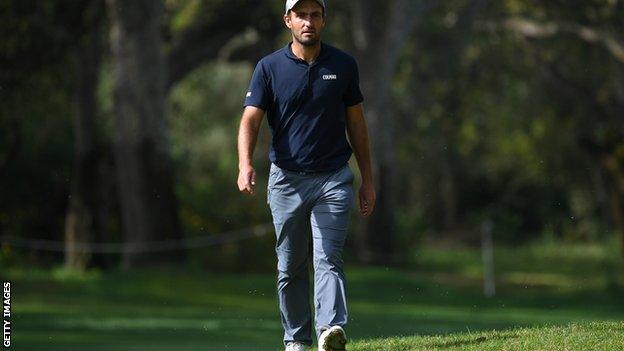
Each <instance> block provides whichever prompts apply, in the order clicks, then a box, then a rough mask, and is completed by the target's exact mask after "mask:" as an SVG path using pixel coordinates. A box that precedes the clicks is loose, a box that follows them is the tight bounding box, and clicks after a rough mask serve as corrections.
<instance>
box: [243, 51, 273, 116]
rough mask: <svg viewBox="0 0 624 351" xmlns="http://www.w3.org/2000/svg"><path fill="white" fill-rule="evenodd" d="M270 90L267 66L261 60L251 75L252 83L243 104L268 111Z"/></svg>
mask: <svg viewBox="0 0 624 351" xmlns="http://www.w3.org/2000/svg"><path fill="white" fill-rule="evenodd" d="M270 91H271V90H270V88H269V79H268V75H267V72H266V68H265V66H264V63H263V61H262V60H260V62H258V64H257V65H256V69H254V72H253V75H252V76H251V83H250V84H249V89H248V90H247V94H246V95H245V103H244V104H243V106H245V107H246V106H256V107H259V108H261V109H263V110H264V111H266V110H267V108H268V105H269V101H270V98H269V95H270Z"/></svg>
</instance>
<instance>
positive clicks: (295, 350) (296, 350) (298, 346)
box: [286, 341, 306, 351]
mask: <svg viewBox="0 0 624 351" xmlns="http://www.w3.org/2000/svg"><path fill="white" fill-rule="evenodd" d="M286 351H306V347H305V345H304V344H302V343H300V342H297V341H294V342H292V341H291V342H289V343H288V344H286Z"/></svg>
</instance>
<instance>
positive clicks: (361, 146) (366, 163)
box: [347, 117, 373, 183]
mask: <svg viewBox="0 0 624 351" xmlns="http://www.w3.org/2000/svg"><path fill="white" fill-rule="evenodd" d="M347 133H348V135H349V140H350V141H351V147H352V148H353V153H354V154H355V159H356V160H357V163H358V167H359V168H360V174H361V176H362V182H363V183H367V182H372V181H373V172H372V168H371V160H370V151H369V146H368V128H367V126H366V120H364V118H363V117H361V118H351V119H349V120H348V121H347Z"/></svg>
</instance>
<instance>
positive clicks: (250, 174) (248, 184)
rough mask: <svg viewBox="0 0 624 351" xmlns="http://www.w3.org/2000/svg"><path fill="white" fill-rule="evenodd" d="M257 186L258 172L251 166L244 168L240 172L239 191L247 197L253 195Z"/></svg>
mask: <svg viewBox="0 0 624 351" xmlns="http://www.w3.org/2000/svg"><path fill="white" fill-rule="evenodd" d="M255 185H256V171H255V170H254V168H253V167H252V166H251V165H247V166H243V167H241V168H240V170H239V171H238V190H240V192H241V193H243V194H245V195H253V193H254V186H255Z"/></svg>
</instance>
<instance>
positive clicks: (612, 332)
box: [349, 322, 624, 351]
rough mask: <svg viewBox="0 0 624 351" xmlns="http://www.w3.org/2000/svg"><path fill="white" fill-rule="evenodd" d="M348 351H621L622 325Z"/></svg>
mask: <svg viewBox="0 0 624 351" xmlns="http://www.w3.org/2000/svg"><path fill="white" fill-rule="evenodd" d="M350 346H351V347H350V348H349V350H350V351H386V350H394V351H418V350H449V351H450V350H462V351H472V350H474V351H487V350H514V351H516V350H549V351H555V350H562V351H564V350H565V351H572V350H578V351H586V350H605V351H611V350H624V323H623V322H589V323H570V324H568V325H566V326H547V327H537V328H536V327H533V328H517V329H510V330H502V331H483V332H475V333H457V334H451V335H445V336H444V335H440V336H413V337H402V338H396V337H395V338H385V339H375V340H364V341H358V342H355V343H353V344H351V345H350Z"/></svg>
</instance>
